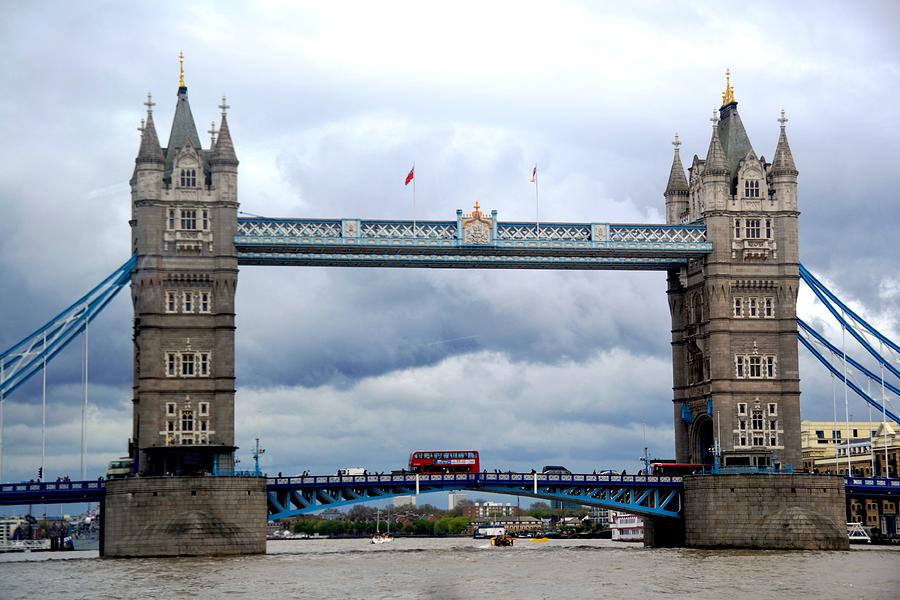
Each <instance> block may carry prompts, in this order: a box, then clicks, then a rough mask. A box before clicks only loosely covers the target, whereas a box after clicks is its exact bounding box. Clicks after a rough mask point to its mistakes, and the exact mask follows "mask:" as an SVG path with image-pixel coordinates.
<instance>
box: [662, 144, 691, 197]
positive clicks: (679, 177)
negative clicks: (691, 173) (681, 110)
mask: <svg viewBox="0 0 900 600" xmlns="http://www.w3.org/2000/svg"><path fill="white" fill-rule="evenodd" d="M672 145H673V146H675V157H674V158H673V159H672V171H671V172H670V173H669V183H668V184H667V185H666V193H665V195H666V196H669V195H670V194H671V195H681V196H686V195H687V194H688V191H689V188H688V182H687V178H686V177H685V176H684V165H682V164H681V155H680V154H679V151H678V149H679V148H680V147H681V140H679V139H678V132H675V140H674V141H673V142H672Z"/></svg>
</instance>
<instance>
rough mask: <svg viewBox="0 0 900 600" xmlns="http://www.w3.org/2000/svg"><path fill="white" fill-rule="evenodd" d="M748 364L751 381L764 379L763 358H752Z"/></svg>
mask: <svg viewBox="0 0 900 600" xmlns="http://www.w3.org/2000/svg"><path fill="white" fill-rule="evenodd" d="M747 364H748V371H749V373H748V374H749V376H750V379H759V378H761V377H762V357H760V356H751V357H750V359H749V361H748V363H747Z"/></svg>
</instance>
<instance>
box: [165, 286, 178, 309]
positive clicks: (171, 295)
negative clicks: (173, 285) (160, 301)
mask: <svg viewBox="0 0 900 600" xmlns="http://www.w3.org/2000/svg"><path fill="white" fill-rule="evenodd" d="M166 312H167V313H173V312H178V294H176V293H175V292H174V291H172V290H168V291H167V292H166Z"/></svg>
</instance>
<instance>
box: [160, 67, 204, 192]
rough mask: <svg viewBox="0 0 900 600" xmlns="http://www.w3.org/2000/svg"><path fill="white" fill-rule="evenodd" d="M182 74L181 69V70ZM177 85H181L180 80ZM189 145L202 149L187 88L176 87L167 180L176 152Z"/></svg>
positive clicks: (182, 81)
mask: <svg viewBox="0 0 900 600" xmlns="http://www.w3.org/2000/svg"><path fill="white" fill-rule="evenodd" d="M182 73H183V69H182ZM179 83H181V84H183V83H184V80H183V79H182V80H181V81H180V82H179ZM188 144H191V145H192V146H193V147H194V148H196V149H197V150H198V151H199V150H200V149H202V148H203V146H202V144H201V143H200V136H199V135H198V134H197V125H196V124H195V123H194V115H193V113H192V112H191V103H190V102H188V91H187V87H186V86H184V85H181V86H179V87H178V101H177V102H176V103H175V118H174V119H172V131H171V132H170V133H169V145H168V147H167V148H166V172H165V177H166V178H168V177H170V176H171V173H172V166H173V165H174V163H175V155H176V154H178V151H179V150H180V149H181V148H183V147H185V146H187V145H188Z"/></svg>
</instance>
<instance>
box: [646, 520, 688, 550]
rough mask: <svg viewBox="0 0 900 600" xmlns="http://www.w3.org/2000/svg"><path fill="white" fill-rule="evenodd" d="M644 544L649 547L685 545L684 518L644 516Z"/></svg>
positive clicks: (677, 546)
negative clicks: (652, 517)
mask: <svg viewBox="0 0 900 600" xmlns="http://www.w3.org/2000/svg"><path fill="white" fill-rule="evenodd" d="M644 546H645V547H647V548H680V547H682V546H684V520H682V519H651V518H650V517H644Z"/></svg>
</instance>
